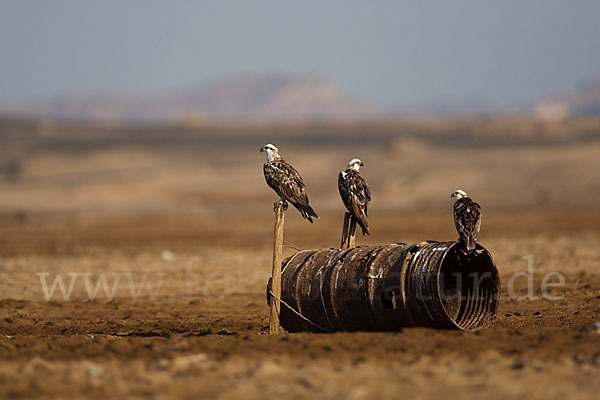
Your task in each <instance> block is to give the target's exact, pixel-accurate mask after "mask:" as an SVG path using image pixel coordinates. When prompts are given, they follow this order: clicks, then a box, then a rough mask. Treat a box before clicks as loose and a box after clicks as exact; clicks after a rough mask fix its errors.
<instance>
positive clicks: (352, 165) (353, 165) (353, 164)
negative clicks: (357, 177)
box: [346, 158, 365, 171]
mask: <svg viewBox="0 0 600 400" xmlns="http://www.w3.org/2000/svg"><path fill="white" fill-rule="evenodd" d="M364 165H365V164H363V162H362V161H360V160H359V159H358V158H353V159H352V160H350V161H349V162H348V165H347V166H346V169H353V170H356V171H358V170H359V169H360V167H362V166H364Z"/></svg>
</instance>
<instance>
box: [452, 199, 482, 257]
mask: <svg viewBox="0 0 600 400" xmlns="http://www.w3.org/2000/svg"><path fill="white" fill-rule="evenodd" d="M450 197H454V198H455V199H456V201H455V202H454V225H456V231H457V232H458V235H459V237H460V240H461V241H462V242H463V243H464V244H465V248H466V249H467V252H472V251H473V250H475V244H476V243H477V237H478V236H479V228H480V227H481V207H480V206H479V204H477V203H475V202H474V201H473V200H471V199H470V198H469V196H467V194H466V193H465V192H464V191H463V190H460V189H457V190H456V191H455V192H454V193H452V196H450Z"/></svg>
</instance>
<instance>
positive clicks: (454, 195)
mask: <svg viewBox="0 0 600 400" xmlns="http://www.w3.org/2000/svg"><path fill="white" fill-rule="evenodd" d="M260 151H262V149H261V150H260ZM454 197H456V193H452V194H451V195H450V198H451V199H452V198H454Z"/></svg>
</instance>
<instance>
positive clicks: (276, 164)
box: [260, 144, 319, 224]
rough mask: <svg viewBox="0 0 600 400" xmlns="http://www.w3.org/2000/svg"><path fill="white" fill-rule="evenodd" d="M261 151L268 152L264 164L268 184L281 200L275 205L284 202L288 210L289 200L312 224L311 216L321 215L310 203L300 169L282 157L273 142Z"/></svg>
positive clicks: (284, 206)
mask: <svg viewBox="0 0 600 400" xmlns="http://www.w3.org/2000/svg"><path fill="white" fill-rule="evenodd" d="M260 151H261V152H263V151H264V152H265V153H267V162H266V164H265V165H264V166H263V172H264V173H265V180H266V181H267V185H269V186H270V187H271V189H273V190H274V191H275V193H277V194H278V195H279V198H280V200H279V202H277V203H275V205H277V204H283V208H284V210H287V207H288V205H287V202H288V201H289V202H290V203H292V205H293V206H294V207H296V208H297V209H298V211H300V214H302V216H303V217H304V218H306V219H307V220H309V221H310V223H311V224H312V222H313V220H312V218H311V217H315V218H319V216H318V215H317V213H316V212H315V210H313V209H312V207H311V206H310V205H309V204H308V196H307V195H306V191H305V190H304V182H303V181H302V177H301V176H300V174H299V173H298V171H296V170H295V169H294V167H292V166H291V165H290V164H288V163H287V162H285V160H284V159H283V158H281V156H280V155H279V150H278V149H277V147H275V146H273V145H272V144H267V145H265V146H263V147H262V148H261V149H260Z"/></svg>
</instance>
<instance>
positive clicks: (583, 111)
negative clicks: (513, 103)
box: [532, 78, 600, 119]
mask: <svg viewBox="0 0 600 400" xmlns="http://www.w3.org/2000/svg"><path fill="white" fill-rule="evenodd" d="M532 112H533V114H534V115H535V116H537V117H539V118H542V119H563V118H566V117H571V116H577V115H600V78H599V79H593V80H589V81H586V82H584V83H582V84H581V85H579V86H578V87H577V89H576V90H574V91H573V92H571V93H568V94H563V95H558V96H553V97H550V98H547V99H543V100H541V101H539V102H537V103H536V104H535V105H534V106H533V109H532Z"/></svg>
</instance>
